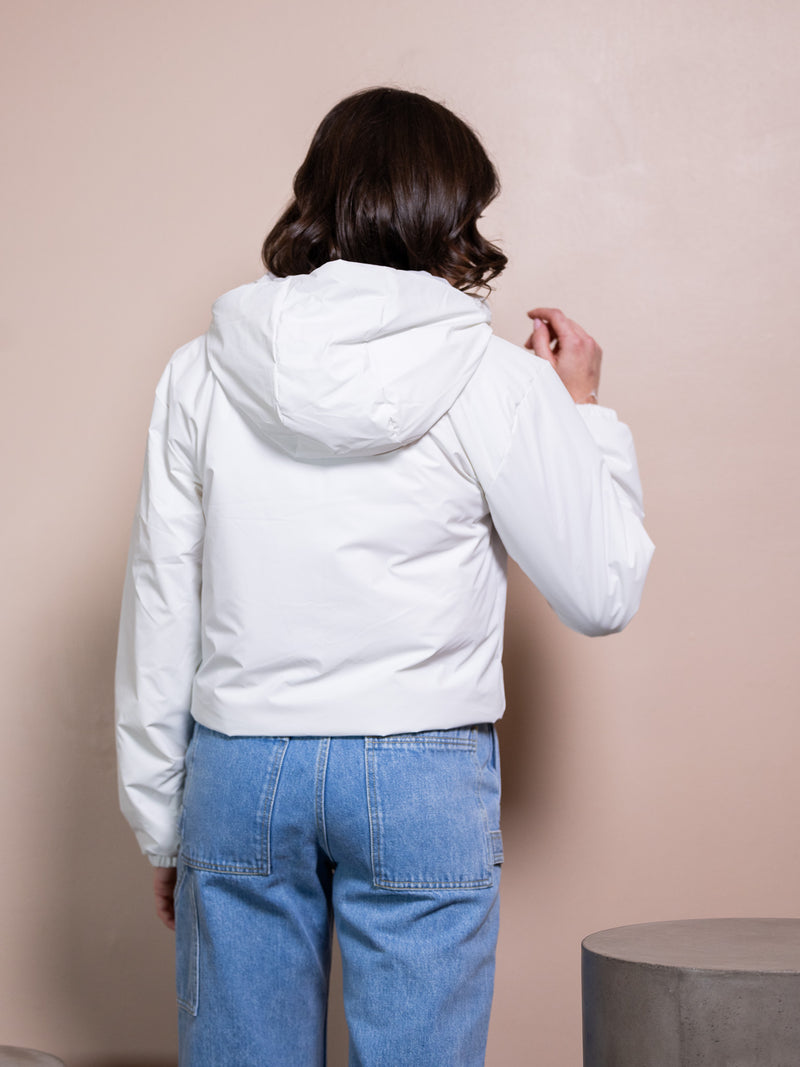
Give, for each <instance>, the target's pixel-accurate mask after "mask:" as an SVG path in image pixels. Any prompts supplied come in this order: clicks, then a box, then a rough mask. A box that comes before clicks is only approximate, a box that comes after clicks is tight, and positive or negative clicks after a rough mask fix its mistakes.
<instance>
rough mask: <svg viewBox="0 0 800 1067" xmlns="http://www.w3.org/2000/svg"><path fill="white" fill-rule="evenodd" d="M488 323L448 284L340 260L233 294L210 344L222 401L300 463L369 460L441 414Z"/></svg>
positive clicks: (482, 306)
mask: <svg viewBox="0 0 800 1067" xmlns="http://www.w3.org/2000/svg"><path fill="white" fill-rule="evenodd" d="M490 322H491V313H490V311H489V307H488V305H487V304H486V303H485V301H483V300H481V299H479V298H478V297H473V296H469V295H468V294H466V293H462V292H460V291H459V290H458V289H455V288H453V286H451V285H450V284H449V282H447V281H446V280H445V279H444V278H437V277H434V276H433V275H431V274H428V273H427V272H425V271H403V270H395V269H394V268H392V267H383V266H376V265H372V264H365V263H351V262H348V261H345V260H333V261H331V262H329V263H326V264H324V265H323V266H321V267H318V268H317V269H316V270H315V271H313V272H312V273H311V274H301V275H292V276H291V277H288V278H276V277H275V276H273V275H271V274H265V275H264V276H263V277H262V278H260V279H259V280H258V281H256V282H250V283H248V284H247V285H241V286H239V287H238V288H236V289H232V290H231V291H230V292H228V293H225V294H224V295H223V296H221V297H220V298H219V299H218V300H217V301H216V302H215V303H214V306H213V309H212V321H211V326H210V328H209V330H208V333H207V338H206V343H207V353H208V359H209V363H210V365H211V369H212V372H213V374H214V376H215V377H216V379H217V380H218V381H219V384H220V386H221V387H222V389H223V391H224V393H225V395H226V396H227V398H228V400H229V401H230V402H231V404H232V405H233V406H234V407H235V408H236V409H237V410H238V411H239V412H240V413H241V415H242V416H243V417H244V418H245V419H246V420H247V421H248V423H249V424H250V425H251V426H252V427H253V428H254V429H255V430H256V432H257V433H258V434H260V435H261V436H262V437H265V438H267V439H268V440H269V441H271V442H272V443H274V444H275V445H277V446H278V447H280V448H281V449H283V451H285V452H288V453H290V454H291V455H294V456H296V457H298V458H302V459H318V458H325V457H333V456H369V455H377V454H378V453H381V452H390V451H392V450H393V449H396V448H400V447H402V446H403V445H406V444H409V443H410V442H412V441H415V440H417V439H418V438H419V437H421V436H422V435H423V434H424V433H426V432H427V431H428V430H429V429H430V428H431V426H433V424H434V423H435V422H437V421H438V419H440V418H441V416H442V415H444V413H445V412H446V411H447V410H448V409H449V408H450V406H451V405H452V404H453V402H454V401H455V399H456V397H457V396H458V395H459V393H460V392H461V391H462V389H463V388H464V386H465V385H466V384H467V382H468V381H469V379H470V378H471V377H472V375H473V374H474V372H475V371H476V370H477V367H478V364H479V363H480V361H481V358H482V356H483V354H484V352H485V350H486V347H487V345H488V343H489V339H490V337H491V326H490Z"/></svg>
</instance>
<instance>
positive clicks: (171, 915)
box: [153, 867, 178, 930]
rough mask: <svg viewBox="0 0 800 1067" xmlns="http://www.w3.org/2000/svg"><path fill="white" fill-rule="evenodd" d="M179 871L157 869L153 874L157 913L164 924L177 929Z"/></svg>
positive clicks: (174, 869)
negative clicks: (176, 910) (176, 893)
mask: <svg viewBox="0 0 800 1067" xmlns="http://www.w3.org/2000/svg"><path fill="white" fill-rule="evenodd" d="M177 877H178V871H177V869H176V868H175V867H156V868H155V869H154V874H153V891H154V893H155V897H156V913H157V914H158V917H159V919H160V920H161V921H162V923H163V924H164V925H165V926H167V927H169V929H170V930H174V929H175V899H174V896H173V894H174V892H175V881H176V879H177Z"/></svg>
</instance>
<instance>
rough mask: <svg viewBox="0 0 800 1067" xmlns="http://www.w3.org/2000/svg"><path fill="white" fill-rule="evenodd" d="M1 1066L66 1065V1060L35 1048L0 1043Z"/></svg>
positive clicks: (56, 1066) (47, 1066) (49, 1066)
mask: <svg viewBox="0 0 800 1067" xmlns="http://www.w3.org/2000/svg"><path fill="white" fill-rule="evenodd" d="M0 1067H64V1061H63V1060H60V1059H58V1058H57V1057H56V1056H48V1055H47V1053H46V1052H37V1051H36V1049H33V1048H12V1046H11V1045H0Z"/></svg>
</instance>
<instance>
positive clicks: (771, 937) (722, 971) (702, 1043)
mask: <svg viewBox="0 0 800 1067" xmlns="http://www.w3.org/2000/svg"><path fill="white" fill-rule="evenodd" d="M582 965H583V1048H584V1058H583V1063H584V1067H799V1065H800V919H690V920H684V921H678V922H662V923H644V924H641V925H638V926H621V927H618V928H617V929H615V930H603V931H601V932H600V933H596V934H591V935H590V936H589V937H587V938H585V940H584V942H583V946H582Z"/></svg>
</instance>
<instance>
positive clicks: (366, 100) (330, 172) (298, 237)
mask: <svg viewBox="0 0 800 1067" xmlns="http://www.w3.org/2000/svg"><path fill="white" fill-rule="evenodd" d="M498 190H499V185H498V181H497V176H496V173H495V171H494V168H493V166H492V164H491V163H490V161H489V160H488V158H487V156H486V154H485V152H484V150H483V148H482V147H481V145H480V143H479V141H478V139H477V137H476V136H475V134H474V133H473V132H472V130H470V129H469V127H468V126H466V125H465V124H464V123H463V122H462V121H461V120H460V119H458V118H457V117H456V116H455V115H453V114H452V113H451V112H449V111H448V110H447V109H446V108H444V107H442V106H441V105H439V104H437V103H434V102H433V101H431V100H429V99H427V98H426V97H424V96H421V95H418V94H414V93H409V92H405V91H401V90H399V89H388V88H379V89H371V90H366V91H363V92H360V93H356V94H355V95H353V96H351V97H348V98H347V99H345V100H343V101H342V102H341V103H339V104H338V105H337V106H336V107H335V108H333V110H332V111H331V112H330V113H329V114H328V115H327V116H326V117H325V119H324V120H323V122H322V124H321V125H320V127H319V129H318V130H317V132H316V134H315V135H314V138H313V141H312V143H311V147H310V149H309V152H308V155H307V157H306V159H305V161H304V162H303V164H302V166H301V167H300V170H299V171H298V172H297V175H296V177H295V182H294V198H293V200H292V202H291V204H290V205H289V207H288V208H287V209H286V211H285V212H284V214H283V215H282V216H281V218H280V219H279V221H278V222H277V223H276V225H275V227H274V228H273V230H272V231H271V232H270V234H269V235H268V236H267V238H266V241H265V242H264V247H263V261H264V264H265V266H266V267H267V273H266V274H265V275H264V276H263V277H262V278H261V279H260V280H258V281H256V282H254V283H251V284H247V285H243V286H240V287H239V288H237V289H234V290H233V291H231V292H229V293H226V294H225V295H224V296H222V297H221V298H220V299H219V300H218V301H217V302H216V303H215V304H214V308H213V315H212V322H211V325H210V328H209V330H208V332H207V333H206V334H204V335H203V336H201V337H198V338H196V339H195V340H193V341H191V342H189V343H188V344H187V345H184V346H183V347H182V348H180V349H179V350H178V351H177V352H176V353H175V354H174V355H173V357H172V358H171V360H170V361H169V364H168V365H167V368H166V370H165V371H164V374H163V376H162V378H161V380H160V382H159V384H158V387H157V389H156V401H155V406H154V409H153V415H152V420H151V425H150V432H149V438H148V446H147V456H146V462H145V471H144V477H143V480H142V488H141V494H140V501H139V508H138V512H137V516H136V519H135V522H134V526H133V531H132V535H131V545H130V552H129V560H128V570H127V575H126V581H125V588H124V593H123V601H122V611H121V619H120V631H119V646H118V655H117V677H116V707H117V723H118V751H119V774H120V796H121V804H122V808H123V811H124V812H125V814H126V816H127V818H128V819H129V821H130V822H131V825H132V826H133V828H134V830H135V832H136V834H137V837H138V840H139V843H140V845H141V848H142V850H143V851H144V852H145V853H146V854H147V855H148V857H149V859H150V861H151V863H152V864H153V865H154V866H155V868H156V870H155V893H156V901H157V908H158V912H159V915H160V916H161V918H162V919H163V920H164V921H165V922H166V923H167V925H168V926H170V927H173V926H174V927H175V928H176V951H177V985H178V1000H179V1005H180V1010H179V1020H180V1062H181V1064H183V1065H189V1064H191V1065H195V1067H198V1065H201V1067H212V1065H216V1064H219V1065H224V1067H231V1065H236V1067H243V1065H249V1064H254V1065H255V1064H258V1065H260V1067H263V1065H267V1064H274V1065H279V1067H293V1065H297V1067H309V1065H313V1064H321V1063H323V1062H324V1047H325V1017H326V999H327V987H328V973H329V963H330V945H331V928H332V922H333V920H334V918H335V921H336V924H337V930H338V938H339V942H340V947H341V954H342V964H343V975H344V996H345V1010H346V1015H347V1021H348V1027H349V1034H350V1048H351V1063H354V1064H360V1065H391V1067H399V1065H403V1064H414V1065H415V1067H424V1065H431V1067H433V1065H435V1067H444V1065H448V1064H452V1065H453V1067H471V1065H477V1064H481V1063H483V1059H484V1051H485V1044H486V1034H487V1029H488V1021H489V1009H490V1003H491V996H492V984H493V977H494V954H495V944H496V939H497V921H498V886H499V877H500V864H501V862H502V844H501V836H500V822H499V798H500V779H499V766H498V755H497V739H496V735H495V728H494V723H495V722H496V721H497V720H498V719H499V718H500V716H501V715H502V713H503V709H504V695H503V680H502V671H501V652H502V640H503V618H504V607H505V588H506V586H505V565H506V558H507V557H506V553H509V554H510V555H511V556H512V557H513V558H514V559H516V560H517V562H518V563H519V564H520V566H521V567H522V569H523V570H524V571H525V572H526V574H527V575H528V576H529V577H530V578H531V580H532V581H533V582H534V583H535V584H536V585H537V586H538V588H539V589H540V590H541V592H542V593H543V594H544V596H545V597H546V598H547V600H548V601H549V603H550V604H551V606H552V607H553V609H554V610H555V612H556V613H557V614H558V616H559V617H560V618H561V619H562V620H563V621H564V622H565V623H566V624H567V625H569V626H571V627H572V628H574V629H576V630H579V631H580V632H582V633H586V634H604V633H611V632H614V631H617V630H620V629H621V628H622V627H623V626H625V625H626V623H627V622H628V621H629V620H630V618H631V617H632V616H633V614H634V613H635V611H636V610H637V608H638V605H639V600H640V597H641V592H642V586H643V583H644V578H645V574H646V572H647V568H648V565H649V562H650V557H651V554H652V548H653V546H652V544H651V542H650V540H649V538H648V536H647V534H646V533H645V531H644V529H643V526H642V522H641V520H642V505H641V489H640V485H639V480H638V474H637V469H636V459H635V455H634V450H633V443H632V439H631V436H630V433H629V431H628V430H627V428H626V427H625V426H624V425H623V424H622V423H620V422H618V420H617V418H616V415H615V413H614V412H613V411H612V410H610V409H608V408H603V407H600V406H599V405H598V403H597V387H598V378H599V370H600V356H601V353H600V349H599V347H598V346H597V344H596V343H595V342H594V341H593V340H592V339H591V338H590V337H589V336H588V335H587V334H586V333H585V332H584V331H583V330H582V329H581V328H580V327H579V326H578V325H577V324H575V323H574V322H571V321H570V320H569V319H567V318H566V317H565V316H564V315H563V313H562V312H561V311H559V310H557V309H546V308H539V309H536V310H535V311H532V312H529V315H530V316H531V317H532V318H533V332H532V334H531V336H530V337H529V339H528V342H527V344H526V346H525V347H526V348H528V349H532V352H533V354H531V352H530V351H527V352H526V351H525V349H523V348H521V347H517V346H515V345H513V344H510V343H508V342H506V341H502V340H500V339H499V338H497V337H495V336H494V335H493V333H492V330H491V327H490V313H489V310H488V307H487V306H486V304H485V302H484V301H483V300H482V299H481V298H480V297H479V296H478V295H477V294H478V293H479V292H480V291H481V290H483V291H485V290H487V289H488V288H489V286H488V283H489V282H490V281H491V280H492V279H493V278H495V277H496V276H497V275H498V274H499V273H500V272H501V271H502V270H503V268H504V267H505V264H506V258H505V256H504V255H503V254H502V253H501V252H500V251H499V250H498V249H497V248H496V247H494V246H493V245H491V244H490V243H489V242H487V241H486V240H485V239H484V238H483V237H482V236H481V235H480V234H479V233H478V230H477V221H478V219H479V217H480V215H481V212H482V211H483V210H484V208H485V207H486V205H487V204H489V203H490V201H491V200H492V199H493V198H494V197H495V196H496V195H497V192H498ZM537 357H538V358H537ZM173 899H174V901H175V913H173V909H172V901H173Z"/></svg>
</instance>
